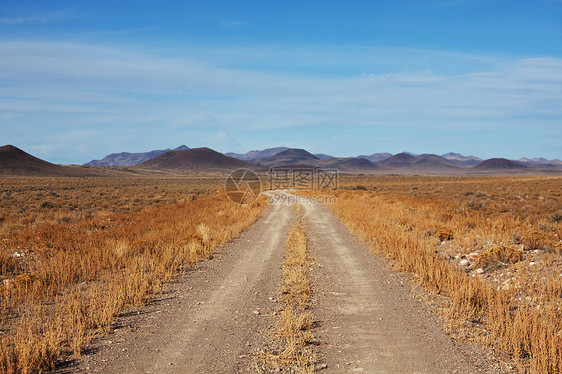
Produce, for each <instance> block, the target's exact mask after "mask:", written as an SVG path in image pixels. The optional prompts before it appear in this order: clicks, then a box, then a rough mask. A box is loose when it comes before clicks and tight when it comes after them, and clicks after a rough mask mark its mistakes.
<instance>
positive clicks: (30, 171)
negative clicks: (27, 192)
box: [0, 145, 68, 176]
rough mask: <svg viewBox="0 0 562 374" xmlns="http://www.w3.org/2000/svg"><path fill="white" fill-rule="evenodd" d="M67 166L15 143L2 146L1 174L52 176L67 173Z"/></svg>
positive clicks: (0, 149)
mask: <svg viewBox="0 0 562 374" xmlns="http://www.w3.org/2000/svg"><path fill="white" fill-rule="evenodd" d="M66 174H68V170H67V168H65V167H64V166H60V165H55V164H51V163H50V162H47V161H44V160H41V159H40V158H37V157H35V156H32V155H30V154H29V153H27V152H24V151H22V150H21V149H19V148H18V147H14V146H13V145H5V146H3V147H0V175H16V176H52V175H60V176H63V175H66Z"/></svg>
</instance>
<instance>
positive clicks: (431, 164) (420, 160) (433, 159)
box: [412, 154, 461, 169]
mask: <svg viewBox="0 0 562 374" xmlns="http://www.w3.org/2000/svg"><path fill="white" fill-rule="evenodd" d="M412 166H414V167H419V168H420V169H460V168H461V166H460V165H459V164H457V163H454V162H452V161H450V160H447V159H446V158H444V157H441V156H437V155H428V154H424V155H419V156H416V159H415V161H414V162H412Z"/></svg>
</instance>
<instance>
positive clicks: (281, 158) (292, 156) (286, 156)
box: [257, 148, 320, 167]
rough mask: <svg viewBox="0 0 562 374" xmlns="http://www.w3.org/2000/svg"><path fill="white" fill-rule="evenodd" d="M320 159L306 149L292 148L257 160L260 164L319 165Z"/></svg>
mask: <svg viewBox="0 0 562 374" xmlns="http://www.w3.org/2000/svg"><path fill="white" fill-rule="evenodd" d="M318 161H320V159H319V158H318V157H316V156H314V155H313V154H312V153H310V152H308V151H305V150H304V149H298V148H290V149H287V150H285V151H283V152H280V153H277V154H276V155H274V156H272V157H269V158H267V159H265V160H262V161H260V162H257V164H258V165H259V166H265V167H272V166H286V165H309V166H316V165H318Z"/></svg>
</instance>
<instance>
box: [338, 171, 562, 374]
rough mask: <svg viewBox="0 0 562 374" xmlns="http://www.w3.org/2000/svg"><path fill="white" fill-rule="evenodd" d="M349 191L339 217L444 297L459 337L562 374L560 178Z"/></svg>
mask: <svg viewBox="0 0 562 374" xmlns="http://www.w3.org/2000/svg"><path fill="white" fill-rule="evenodd" d="M346 183H347V185H350V186H357V185H361V186H362V187H364V188H362V189H357V188H355V187H354V188H352V189H346V188H347V187H346ZM341 185H343V188H342V190H341V191H335V192H333V193H335V194H336V197H337V203H336V204H335V205H334V206H333V210H334V212H335V213H336V214H337V215H338V216H339V217H340V218H341V219H342V220H343V221H344V222H345V223H346V225H347V226H348V227H349V229H350V230H351V231H352V232H353V233H355V234H356V235H358V236H359V237H361V238H362V239H363V240H364V241H366V242H368V243H369V244H370V246H371V247H372V248H373V250H374V251H375V252H376V253H378V254H381V255H384V256H387V257H389V258H391V259H393V260H395V263H396V267H397V268H398V269H399V270H403V271H407V272H409V273H411V274H412V275H413V276H414V277H415V278H416V279H417V280H418V281H419V282H420V283H421V284H422V285H423V286H425V287H426V288H427V289H428V290H430V291H431V292H433V293H434V295H441V296H440V297H439V298H437V296H436V298H435V299H436V300H442V299H444V300H445V301H446V302H445V304H444V305H443V304H441V308H440V312H441V313H442V315H443V316H444V317H445V322H446V326H447V329H448V330H449V332H450V333H451V334H452V335H453V336H456V337H460V338H464V339H468V340H473V341H478V342H481V343H484V344H488V345H492V346H495V347H497V348H500V349H502V350H503V351H504V352H507V353H508V354H509V355H511V356H512V357H513V358H514V359H515V360H516V362H517V364H518V367H519V369H520V370H521V372H533V373H557V372H562V336H561V335H562V306H561V303H560V300H561V297H562V277H561V276H562V258H561V248H562V246H561V244H562V241H561V240H560V239H561V238H562V225H561V224H560V220H557V219H556V217H557V216H556V213H557V212H559V210H560V206H561V198H562V196H561V194H562V188H561V187H562V179H561V178H554V177H550V178H549V177H528V178H467V177H462V178H461V177H449V178H444V177H442V178H430V177H428V178H423V177H366V178H355V179H352V180H349V181H345V180H344V181H343V183H341ZM552 217H554V218H555V219H553V218H552ZM443 228H446V229H443ZM436 236H437V237H438V238H436ZM459 265H465V266H459ZM443 297H444V298H443Z"/></svg>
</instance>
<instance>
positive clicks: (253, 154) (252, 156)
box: [224, 147, 289, 162]
mask: <svg viewBox="0 0 562 374" xmlns="http://www.w3.org/2000/svg"><path fill="white" fill-rule="evenodd" d="M288 149H289V148H288V147H276V148H267V149H264V150H263V151H258V150H254V151H249V152H246V153H232V152H229V153H225V154H224V155H225V156H228V157H233V158H236V159H238V160H244V161H258V162H259V161H260V160H264V159H266V158H270V157H273V156H275V155H276V154H278V153H281V152H283V151H286V150H288Z"/></svg>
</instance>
